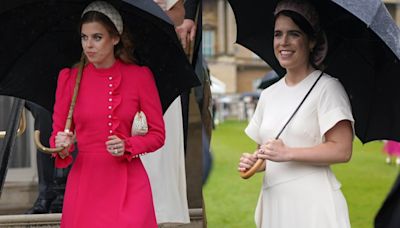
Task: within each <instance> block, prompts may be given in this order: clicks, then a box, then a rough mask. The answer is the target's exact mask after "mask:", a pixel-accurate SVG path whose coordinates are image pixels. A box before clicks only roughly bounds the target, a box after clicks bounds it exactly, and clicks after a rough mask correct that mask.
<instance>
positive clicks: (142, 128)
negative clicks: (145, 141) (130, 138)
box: [132, 111, 148, 135]
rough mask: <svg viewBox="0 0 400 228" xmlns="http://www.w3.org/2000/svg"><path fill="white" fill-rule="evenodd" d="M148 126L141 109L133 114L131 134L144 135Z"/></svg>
mask: <svg viewBox="0 0 400 228" xmlns="http://www.w3.org/2000/svg"><path fill="white" fill-rule="evenodd" d="M147 131H148V126H147V119H146V115H145V114H144V112H142V111H138V112H137V113H136V114H135V118H134V119H133V123H132V135H145V134H147Z"/></svg>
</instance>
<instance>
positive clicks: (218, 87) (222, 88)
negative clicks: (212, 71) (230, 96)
mask: <svg viewBox="0 0 400 228" xmlns="http://www.w3.org/2000/svg"><path fill="white" fill-rule="evenodd" d="M210 78H211V93H212V94H224V93H225V92H226V85H225V83H223V82H222V81H221V80H219V79H217V78H216V77H214V76H212V75H210Z"/></svg>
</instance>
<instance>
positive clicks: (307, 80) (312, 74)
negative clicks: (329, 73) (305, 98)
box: [282, 70, 321, 89]
mask: <svg viewBox="0 0 400 228" xmlns="http://www.w3.org/2000/svg"><path fill="white" fill-rule="evenodd" d="M320 73H321V71H320V70H314V71H313V72H311V73H310V74H308V75H307V76H306V77H304V78H303V79H302V80H301V81H299V82H298V83H297V84H296V85H293V86H289V85H288V84H287V83H286V80H285V77H286V76H285V77H284V78H282V79H283V80H282V81H283V86H284V87H285V88H288V89H295V88H299V87H301V86H302V85H304V84H307V82H309V81H310V80H312V79H313V78H316V77H318V75H319V74H320Z"/></svg>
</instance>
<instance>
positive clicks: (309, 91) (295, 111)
mask: <svg viewBox="0 0 400 228" xmlns="http://www.w3.org/2000/svg"><path fill="white" fill-rule="evenodd" d="M323 74H324V72H321V74H320V75H319V76H318V78H317V80H315V82H314V84H313V85H312V86H311V88H310V90H308V92H307V94H306V95H305V96H304V98H303V100H302V101H301V102H300V104H299V106H297V108H296V110H294V112H293V114H292V115H291V116H290V118H289V120H288V121H287V122H286V124H285V125H284V126H283V127H282V129H281V131H280V132H279V133H278V135H277V136H276V137H275V139H278V138H279V136H280V135H281V134H282V132H283V130H284V129H285V128H286V126H287V125H288V124H289V122H290V121H291V120H292V119H293V117H294V115H295V114H296V113H297V111H298V110H299V109H300V107H301V105H302V104H303V103H304V101H305V100H306V98H307V97H308V95H309V94H310V93H311V90H312V89H313V88H314V87H315V85H316V84H317V82H318V81H319V79H320V78H321V76H322V75H323Z"/></svg>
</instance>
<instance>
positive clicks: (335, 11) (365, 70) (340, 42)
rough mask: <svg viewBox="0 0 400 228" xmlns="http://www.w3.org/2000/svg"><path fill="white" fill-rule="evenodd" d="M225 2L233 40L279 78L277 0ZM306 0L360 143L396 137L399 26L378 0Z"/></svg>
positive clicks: (399, 133) (399, 131)
mask: <svg viewBox="0 0 400 228" xmlns="http://www.w3.org/2000/svg"><path fill="white" fill-rule="evenodd" d="M228 1H229V3H230V5H231V6H232V9H233V11H234V15H235V18H236V24H237V43H239V44H241V45H243V46H244V47H246V48H248V49H250V50H251V51H253V52H255V53H256V54H257V55H258V56H260V57H261V58H262V59H263V60H265V61H266V62H267V63H268V64H269V65H270V66H271V67H272V68H273V69H274V70H275V71H276V72H277V73H278V75H280V76H281V77H282V76H283V75H284V74H285V70H284V69H283V68H282V67H281V66H280V65H279V62H278V60H277V59H276V58H275V56H274V51H273V26H274V25H273V11H274V9H275V6H276V3H277V0H270V1H264V0H255V1H252V2H251V3H249V2H247V1H242V0H228ZM311 1H312V2H313V3H314V5H315V6H316V8H317V10H318V12H319V13H320V20H321V24H322V27H323V29H324V31H325V33H326V35H327V38H328V54H327V57H326V58H325V60H324V62H323V63H324V65H325V66H326V69H325V72H327V73H328V74H330V75H332V76H333V77H337V78H339V80H340V81H341V83H342V84H343V86H344V87H345V89H346V91H347V93H348V95H349V98H350V101H351V105H352V109H353V115H354V118H355V128H356V129H355V130H356V135H357V136H358V137H359V138H360V140H361V141H363V142H364V143H365V142H368V141H372V140H376V139H392V140H400V94H399V93H398V92H397V91H398V86H399V85H400V77H399V75H400V61H399V59H400V30H399V27H398V26H397V25H396V24H395V23H394V21H393V19H392V18H391V16H390V14H389V12H388V11H387V9H386V8H385V6H384V4H383V3H382V1H381V0H362V1H361V0H346V1H344V0H311ZM255 25H257V26H255ZM260 28H262V29H260Z"/></svg>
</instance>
